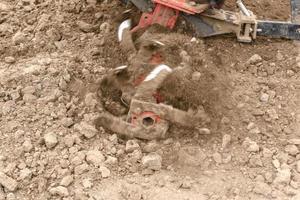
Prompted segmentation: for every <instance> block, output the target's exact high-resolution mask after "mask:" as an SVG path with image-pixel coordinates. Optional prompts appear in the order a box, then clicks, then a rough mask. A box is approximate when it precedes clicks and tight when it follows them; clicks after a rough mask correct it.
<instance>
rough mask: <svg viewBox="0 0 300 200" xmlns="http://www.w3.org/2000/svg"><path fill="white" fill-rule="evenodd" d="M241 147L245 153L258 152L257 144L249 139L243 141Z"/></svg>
mask: <svg viewBox="0 0 300 200" xmlns="http://www.w3.org/2000/svg"><path fill="white" fill-rule="evenodd" d="M243 146H244V147H246V151H248V152H259V146H258V144H257V143H256V142H254V141H252V140H251V139H250V138H246V139H245V141H244V142H243Z"/></svg>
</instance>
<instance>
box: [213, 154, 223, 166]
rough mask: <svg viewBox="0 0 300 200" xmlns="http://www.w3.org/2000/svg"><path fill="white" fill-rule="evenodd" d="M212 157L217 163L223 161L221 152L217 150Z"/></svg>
mask: <svg viewBox="0 0 300 200" xmlns="http://www.w3.org/2000/svg"><path fill="white" fill-rule="evenodd" d="M212 157H213V159H214V161H215V162H216V163H217V164H221V163H222V155H221V154H220V153H218V152H216V153H214V154H213V155H212Z"/></svg>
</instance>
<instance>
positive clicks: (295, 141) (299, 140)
mask: <svg viewBox="0 0 300 200" xmlns="http://www.w3.org/2000/svg"><path fill="white" fill-rule="evenodd" d="M288 143H289V144H295V145H300V139H298V138H294V139H290V140H288Z"/></svg>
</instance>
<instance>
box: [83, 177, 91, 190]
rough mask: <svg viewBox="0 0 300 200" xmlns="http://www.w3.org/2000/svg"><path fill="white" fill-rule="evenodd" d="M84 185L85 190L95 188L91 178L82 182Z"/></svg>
mask: <svg viewBox="0 0 300 200" xmlns="http://www.w3.org/2000/svg"><path fill="white" fill-rule="evenodd" d="M82 185H83V187H84V188H85V189H90V188H92V187H93V183H92V181H91V180H90V179H89V178H86V179H84V180H83V181H82Z"/></svg>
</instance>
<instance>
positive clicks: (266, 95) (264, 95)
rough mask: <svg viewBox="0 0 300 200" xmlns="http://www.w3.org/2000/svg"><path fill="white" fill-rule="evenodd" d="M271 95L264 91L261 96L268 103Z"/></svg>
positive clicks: (261, 99) (262, 100)
mask: <svg viewBox="0 0 300 200" xmlns="http://www.w3.org/2000/svg"><path fill="white" fill-rule="evenodd" d="M269 98H270V96H269V95H268V94H267V93H262V94H261V95H260V97H259V100H260V101H261V102H264V103H267V102H268V101H269Z"/></svg>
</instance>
